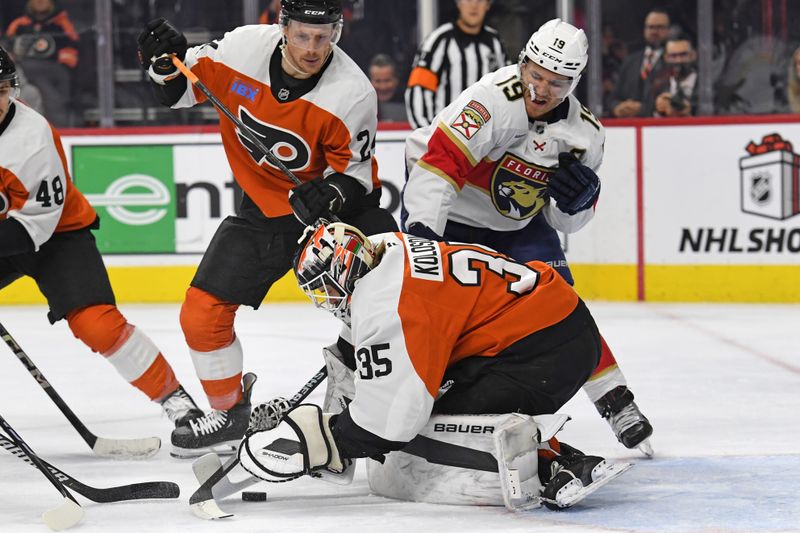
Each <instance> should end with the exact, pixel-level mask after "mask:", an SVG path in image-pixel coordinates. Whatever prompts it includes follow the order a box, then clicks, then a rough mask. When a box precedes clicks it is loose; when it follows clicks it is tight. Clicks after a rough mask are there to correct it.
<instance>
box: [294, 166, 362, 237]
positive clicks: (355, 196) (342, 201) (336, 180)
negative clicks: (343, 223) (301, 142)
mask: <svg viewBox="0 0 800 533" xmlns="http://www.w3.org/2000/svg"><path fill="white" fill-rule="evenodd" d="M365 194H366V191H365V190H364V186H363V185H361V183H359V182H358V180H356V179H355V178H351V177H350V176H348V175H347V174H340V173H338V172H336V173H333V174H331V175H329V176H328V177H327V178H322V177H319V178H314V179H313V180H311V181H307V182H305V183H303V184H301V185H298V186H297V187H295V188H294V189H292V190H291V191H289V205H291V206H292V211H293V212H294V216H295V217H297V220H299V221H300V222H302V223H303V224H305V225H307V226H313V225H314V223H315V222H316V221H317V220H318V219H319V218H325V219H327V220H332V219H333V218H335V217H334V216H333V215H336V214H339V213H340V212H341V213H343V214H344V212H345V211H348V210H349V209H350V208H351V207H357V206H358V205H360V204H361V203H362V200H363V198H364V195H365Z"/></svg>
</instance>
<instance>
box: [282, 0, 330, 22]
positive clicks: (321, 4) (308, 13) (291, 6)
mask: <svg viewBox="0 0 800 533" xmlns="http://www.w3.org/2000/svg"><path fill="white" fill-rule="evenodd" d="M342 17H343V15H342V2H341V0H281V18H280V23H281V24H282V25H284V26H285V25H286V24H287V23H288V22H289V20H296V21H298V22H305V23H306V24H340V23H341V22H342Z"/></svg>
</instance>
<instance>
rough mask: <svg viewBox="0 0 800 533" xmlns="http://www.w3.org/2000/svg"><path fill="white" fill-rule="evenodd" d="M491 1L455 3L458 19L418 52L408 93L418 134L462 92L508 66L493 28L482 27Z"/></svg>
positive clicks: (410, 114) (410, 116) (435, 33)
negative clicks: (486, 75) (493, 72)
mask: <svg viewBox="0 0 800 533" xmlns="http://www.w3.org/2000/svg"><path fill="white" fill-rule="evenodd" d="M491 5H492V1H491V0H456V6H457V7H458V19H457V20H456V21H455V22H454V23H453V22H448V23H446V24H442V25H441V26H439V27H438V28H436V29H435V30H434V31H433V33H431V34H430V35H429V36H428V37H427V38H426V39H425V41H424V42H423V43H422V46H421V47H420V49H419V50H418V51H417V55H416V57H415V59H414V68H413V70H412V71H411V75H410V76H409V78H408V87H407V88H406V113H407V114H408V121H409V122H410V123H411V126H412V127H413V128H421V127H423V126H427V125H429V124H430V123H431V121H432V120H433V117H434V116H436V114H437V113H438V112H439V111H441V110H442V109H444V108H445V107H446V106H447V104H449V103H450V102H451V101H453V100H455V98H456V96H458V95H459V94H460V93H461V91H463V90H464V89H466V88H467V87H469V86H470V85H472V84H473V83H475V82H477V81H478V80H479V79H481V77H483V76H484V75H485V74H488V73H489V72H492V71H494V70H497V69H498V68H500V67H502V66H505V65H506V55H505V52H504V51H503V45H502V43H501V42H500V37H499V35H498V33H497V31H496V30H495V29H494V28H490V27H489V26H485V25H484V24H483V20H484V18H486V13H487V12H488V11H489V8H490V7H491Z"/></svg>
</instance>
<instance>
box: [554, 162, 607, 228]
mask: <svg viewBox="0 0 800 533" xmlns="http://www.w3.org/2000/svg"><path fill="white" fill-rule="evenodd" d="M547 193H548V194H549V195H550V198H552V199H553V200H555V202H556V204H558V208H559V209H560V210H561V211H563V212H564V213H566V214H568V215H574V214H576V213H580V212H581V211H584V210H586V209H588V208H590V207H592V205H594V202H595V201H596V200H597V197H598V196H599V195H600V178H598V177H597V174H595V173H594V170H592V169H591V168H589V167H587V166H586V165H584V164H582V163H581V162H580V161H578V159H577V158H576V157H575V156H574V155H573V154H572V153H570V152H561V153H560V154H558V170H556V171H555V172H554V173H553V175H552V176H550V181H549V182H548V183H547Z"/></svg>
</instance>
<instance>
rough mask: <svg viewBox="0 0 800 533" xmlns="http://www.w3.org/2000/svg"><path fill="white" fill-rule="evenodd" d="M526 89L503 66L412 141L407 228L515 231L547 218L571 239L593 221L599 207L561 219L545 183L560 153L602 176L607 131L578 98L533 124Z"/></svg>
mask: <svg viewBox="0 0 800 533" xmlns="http://www.w3.org/2000/svg"><path fill="white" fill-rule="evenodd" d="M522 91H523V89H522V84H521V83H520V81H519V78H518V76H517V67H516V66H515V65H512V66H507V67H503V68H501V69H499V70H497V71H495V72H493V73H491V74H487V75H486V76H484V77H483V78H482V79H481V80H480V81H479V82H478V83H476V84H474V85H472V86H471V87H469V88H468V89H467V90H465V91H464V92H462V93H461V95H460V96H459V97H458V98H457V99H456V100H455V101H454V102H453V103H452V104H450V105H449V106H447V107H446V108H445V109H443V110H442V111H441V112H440V113H439V114H438V115H437V117H436V119H435V120H434V121H433V123H432V124H431V125H430V126H427V127H424V128H420V129H418V130H416V131H414V132H413V133H412V134H411V135H410V136H409V137H408V139H407V140H406V168H407V169H408V183H406V186H405V191H404V193H403V204H404V207H405V210H406V211H407V212H408V218H407V219H406V221H405V224H406V227H408V226H409V225H410V224H412V223H414V222H422V223H424V224H425V225H426V226H428V227H429V228H431V229H432V230H434V231H435V232H436V233H437V234H439V235H442V234H443V233H444V228H445V224H446V223H447V221H448V220H453V221H455V222H459V223H462V224H467V225H470V226H476V227H482V228H489V229H493V230H497V231H514V230H518V229H521V228H523V227H525V226H526V225H527V224H528V222H529V221H530V219H531V218H532V217H535V216H537V215H538V214H540V213H541V214H543V215H544V216H545V218H546V219H547V221H548V222H549V223H550V225H551V226H553V227H554V228H556V229H558V230H561V231H564V232H567V233H572V232H574V231H577V230H578V229H580V228H581V227H583V226H584V225H585V224H586V223H587V222H588V221H589V220H590V219H591V218H592V217H593V216H594V209H587V210H585V211H582V212H580V213H578V214H576V215H573V216H569V215H567V214H566V213H563V212H562V211H561V210H559V209H558V208H557V206H556V205H555V202H551V201H550V199H549V196H548V195H547V182H548V179H549V177H550V175H551V174H552V173H553V171H555V170H556V169H557V168H558V154H559V153H560V152H572V153H574V154H575V155H576V156H577V157H578V159H579V160H580V161H581V162H582V163H583V164H584V165H586V166H588V167H591V168H592V169H593V170H595V171H596V170H597V169H598V167H599V166H600V163H601V162H602V159H603V143H604V141H605V131H604V129H603V126H602V125H601V124H600V122H599V121H598V120H597V119H596V118H595V117H594V116H593V115H592V113H591V112H590V111H589V110H588V109H587V108H586V107H584V106H582V105H581V104H580V102H579V101H578V100H577V98H575V97H574V96H572V95H570V96H569V97H568V98H567V99H566V100H565V101H564V102H562V103H561V104H560V105H559V106H558V107H556V108H555V109H554V110H553V112H552V118H550V119H549V120H547V121H534V120H532V119H529V118H528V115H527V113H526V111H525V102H524V100H523V98H526V97H525V96H524V95H523V92H522Z"/></svg>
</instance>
